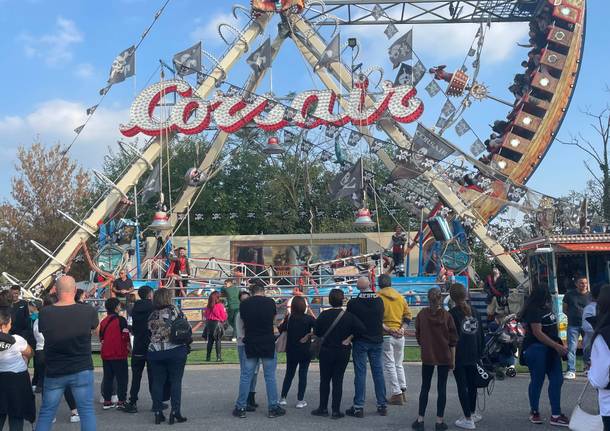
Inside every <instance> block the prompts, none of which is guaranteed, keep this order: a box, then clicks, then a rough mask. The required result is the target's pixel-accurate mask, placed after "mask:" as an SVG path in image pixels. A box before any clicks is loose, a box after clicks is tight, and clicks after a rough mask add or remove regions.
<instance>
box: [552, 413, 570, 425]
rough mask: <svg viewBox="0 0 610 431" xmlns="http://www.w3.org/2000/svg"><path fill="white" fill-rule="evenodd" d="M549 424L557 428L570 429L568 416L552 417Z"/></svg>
mask: <svg viewBox="0 0 610 431" xmlns="http://www.w3.org/2000/svg"><path fill="white" fill-rule="evenodd" d="M549 424H551V425H553V426H556V427H569V426H570V419H568V418H567V416H566V415H559V416H551V419H549Z"/></svg>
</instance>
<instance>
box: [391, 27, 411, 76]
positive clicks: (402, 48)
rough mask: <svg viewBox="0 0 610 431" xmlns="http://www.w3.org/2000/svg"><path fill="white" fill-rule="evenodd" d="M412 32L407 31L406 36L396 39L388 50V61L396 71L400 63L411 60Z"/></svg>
mask: <svg viewBox="0 0 610 431" xmlns="http://www.w3.org/2000/svg"><path fill="white" fill-rule="evenodd" d="M412 46H413V30H409V31H408V32H407V33H406V34H404V35H403V36H401V37H400V38H399V39H397V40H396V41H395V42H394V43H393V44H392V45H390V48H389V49H388V54H389V56H390V61H391V62H392V64H393V65H394V69H396V68H397V67H398V66H399V65H400V63H402V62H404V61H407V60H411V58H413V48H412Z"/></svg>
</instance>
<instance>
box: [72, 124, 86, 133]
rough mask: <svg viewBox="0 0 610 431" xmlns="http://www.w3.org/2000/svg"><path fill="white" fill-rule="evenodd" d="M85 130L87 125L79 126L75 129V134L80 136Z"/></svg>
mask: <svg viewBox="0 0 610 431" xmlns="http://www.w3.org/2000/svg"><path fill="white" fill-rule="evenodd" d="M84 128H85V125H84V124H82V125H80V126H78V127H77V128H76V129H74V133H76V134H77V135H78V134H80V132H82V131H83V129H84Z"/></svg>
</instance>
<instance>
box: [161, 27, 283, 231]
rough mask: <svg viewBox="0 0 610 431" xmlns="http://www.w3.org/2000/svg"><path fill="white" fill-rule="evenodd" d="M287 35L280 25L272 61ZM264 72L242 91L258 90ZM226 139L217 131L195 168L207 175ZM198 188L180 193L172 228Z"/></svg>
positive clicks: (225, 135)
mask: <svg viewBox="0 0 610 431" xmlns="http://www.w3.org/2000/svg"><path fill="white" fill-rule="evenodd" d="M288 35H289V33H288V30H287V29H286V28H284V27H283V26H282V25H280V27H279V31H278V35H277V36H276V37H275V39H274V40H273V41H272V43H271V49H272V51H273V54H272V61H273V60H274V59H275V57H276V56H277V54H278V52H279V51H280V48H281V46H282V44H283V43H284V41H285V40H286V38H287V37H288ZM221 63H222V61H221ZM266 72H267V70H263V71H262V72H260V73H252V74H251V75H250V77H249V78H248V80H247V82H246V84H245V85H244V89H245V90H246V92H254V91H255V90H256V89H257V88H258V86H259V85H260V83H261V82H262V81H263V79H264V78H265V76H266ZM197 94H199V93H197ZM228 137H229V134H228V133H226V132H222V131H219V132H218V133H217V134H216V136H215V137H214V139H213V141H212V145H211V146H210V149H209V150H208V152H207V154H206V155H205V158H204V159H203V161H202V162H201V164H200V165H199V167H198V168H197V169H198V170H199V171H200V172H204V173H206V174H208V175H209V171H210V169H211V168H212V166H213V164H214V162H215V161H216V159H217V158H218V156H219V155H220V152H221V151H222V149H223V147H224V145H225V143H226V141H227V138H228ZM200 187H201V186H196V187H191V186H186V187H185V189H184V190H183V191H182V194H181V195H180V197H179V198H178V200H177V201H176V202H175V203H174V208H173V211H172V214H171V215H170V223H171V224H172V226H175V224H176V221H177V220H178V214H179V213H182V212H184V211H185V210H190V206H191V205H192V204H193V203H194V197H195V193H196V192H197V190H198V189H199V188H200Z"/></svg>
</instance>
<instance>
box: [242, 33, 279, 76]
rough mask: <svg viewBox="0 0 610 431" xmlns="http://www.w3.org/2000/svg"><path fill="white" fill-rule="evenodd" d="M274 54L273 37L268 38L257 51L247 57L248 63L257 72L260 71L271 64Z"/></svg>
mask: <svg viewBox="0 0 610 431" xmlns="http://www.w3.org/2000/svg"><path fill="white" fill-rule="evenodd" d="M272 55H273V53H272V49H271V38H267V40H266V41H264V42H263V44H262V45H261V46H259V47H258V48H257V49H256V51H254V52H253V53H252V54H250V56H249V57H248V58H247V59H246V63H248V65H249V66H250V67H251V68H252V70H254V72H255V73H260V72H261V71H263V70H265V69H266V68H268V67H269V66H271V57H272Z"/></svg>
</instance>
